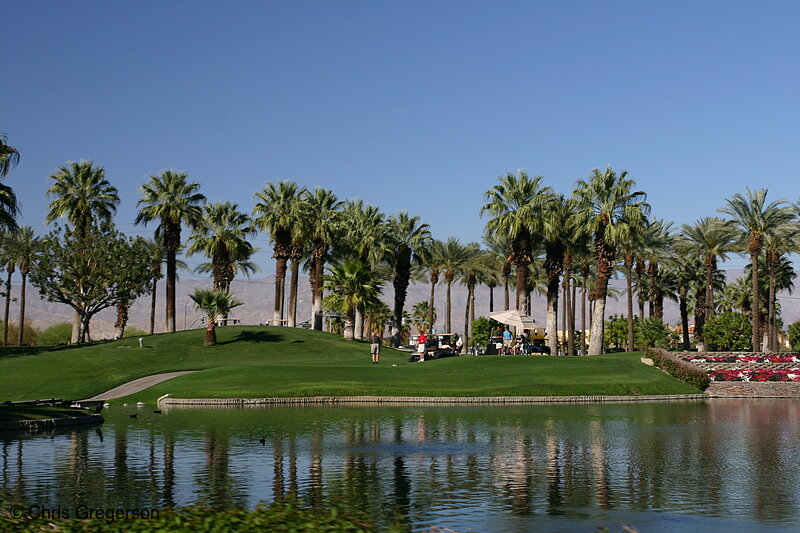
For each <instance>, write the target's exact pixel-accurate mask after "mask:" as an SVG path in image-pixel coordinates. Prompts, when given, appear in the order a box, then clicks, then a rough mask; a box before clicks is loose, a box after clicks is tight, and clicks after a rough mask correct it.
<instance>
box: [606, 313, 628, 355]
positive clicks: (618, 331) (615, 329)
mask: <svg viewBox="0 0 800 533" xmlns="http://www.w3.org/2000/svg"><path fill="white" fill-rule="evenodd" d="M603 341H604V342H605V343H606V346H607V347H608V348H616V349H619V348H625V346H626V344H627V343H628V320H627V319H626V318H625V317H622V316H617V315H612V316H610V317H609V318H608V320H606V323H605V328H604V331H603Z"/></svg>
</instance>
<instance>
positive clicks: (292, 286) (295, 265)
mask: <svg viewBox="0 0 800 533" xmlns="http://www.w3.org/2000/svg"><path fill="white" fill-rule="evenodd" d="M299 274H300V260H299V259H293V260H292V279H291V281H290V282H289V317H288V318H289V327H290V328H293V327H295V325H297V283H298V280H297V278H298V276H299Z"/></svg>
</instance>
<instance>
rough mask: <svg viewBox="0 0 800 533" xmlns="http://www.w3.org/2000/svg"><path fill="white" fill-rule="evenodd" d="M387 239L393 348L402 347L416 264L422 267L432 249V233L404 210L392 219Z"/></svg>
mask: <svg viewBox="0 0 800 533" xmlns="http://www.w3.org/2000/svg"><path fill="white" fill-rule="evenodd" d="M388 226H389V227H388V233H387V237H388V240H389V246H388V247H389V250H390V252H389V254H388V259H389V263H390V265H391V266H392V270H393V271H394V272H393V274H394V277H393V279H392V285H393V286H394V324H393V325H392V328H391V333H392V339H391V343H392V346H393V347H397V346H400V324H401V322H402V320H403V307H405V303H406V293H407V290H408V284H409V282H410V280H411V266H412V262H416V263H417V264H420V263H421V262H422V261H421V258H420V255H421V254H422V253H424V251H425V250H427V249H428V248H429V247H430V242H431V232H430V230H429V227H428V225H427V224H421V223H420V220H419V217H416V216H413V217H412V216H410V215H409V214H408V213H407V212H406V211H401V212H400V213H398V214H397V215H395V216H393V217H392V218H390V219H389V223H388Z"/></svg>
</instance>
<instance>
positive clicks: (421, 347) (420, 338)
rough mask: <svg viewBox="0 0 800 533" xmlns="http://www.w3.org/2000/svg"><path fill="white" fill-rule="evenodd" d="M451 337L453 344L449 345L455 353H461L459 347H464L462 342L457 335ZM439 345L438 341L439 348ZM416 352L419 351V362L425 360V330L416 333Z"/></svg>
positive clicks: (426, 350) (426, 348)
mask: <svg viewBox="0 0 800 533" xmlns="http://www.w3.org/2000/svg"><path fill="white" fill-rule="evenodd" d="M453 339H454V341H455V342H454V346H451V348H452V349H453V351H454V352H455V353H456V354H457V355H461V349H462V348H463V347H464V343H463V341H462V340H461V337H459V336H458V335H454V336H453ZM441 347H442V346H441V343H440V345H439V348H441ZM417 353H419V362H420V363H421V362H423V361H424V360H425V355H426V354H427V353H428V336H427V335H425V330H419V335H417Z"/></svg>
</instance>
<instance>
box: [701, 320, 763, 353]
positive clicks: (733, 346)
mask: <svg viewBox="0 0 800 533" xmlns="http://www.w3.org/2000/svg"><path fill="white" fill-rule="evenodd" d="M752 331H753V326H752V324H751V322H750V317H748V316H745V315H743V314H742V313H734V312H732V311H726V312H724V313H720V314H718V315H714V316H712V317H710V318H709V319H708V321H707V322H706V325H705V326H704V327H703V337H704V338H705V341H706V342H707V343H708V344H710V345H711V346H714V347H715V348H717V349H719V350H723V351H742V350H750V349H751V346H750V345H751V340H752Z"/></svg>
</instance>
